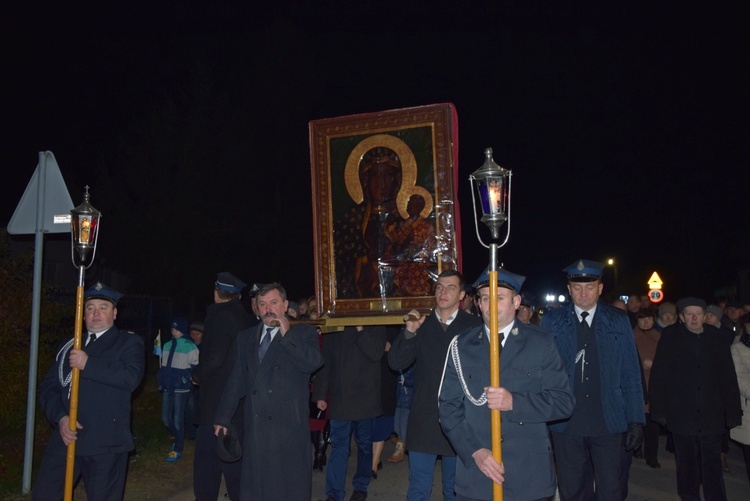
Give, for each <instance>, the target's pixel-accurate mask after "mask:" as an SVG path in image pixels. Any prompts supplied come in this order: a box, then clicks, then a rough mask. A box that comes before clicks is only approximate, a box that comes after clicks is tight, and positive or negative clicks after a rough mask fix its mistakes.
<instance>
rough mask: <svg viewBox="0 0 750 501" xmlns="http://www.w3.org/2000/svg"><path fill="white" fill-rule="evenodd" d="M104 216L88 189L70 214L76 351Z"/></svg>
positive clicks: (73, 410)
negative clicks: (87, 280)
mask: <svg viewBox="0 0 750 501" xmlns="http://www.w3.org/2000/svg"><path fill="white" fill-rule="evenodd" d="M101 215H102V213H101V212H99V211H98V210H96V209H95V208H94V207H92V206H91V204H90V203H89V187H88V186H86V192H85V193H84V195H83V203H82V204H81V205H79V206H78V207H76V208H75V209H73V210H71V211H70V233H71V237H72V238H71V250H70V251H71V257H72V260H73V265H74V266H75V267H76V268H78V287H77V288H76V319H75V329H74V335H73V348H75V349H77V350H80V349H81V344H82V341H81V338H82V333H83V275H84V271H85V270H86V268H88V267H90V266H91V264H92V263H93V262H94V257H95V256H96V241H97V237H98V236H99V219H100V218H101ZM79 376H80V374H79V370H78V369H77V368H75V367H74V368H73V369H72V370H71V378H70V412H69V416H70V419H69V421H68V424H69V426H70V429H71V430H72V431H76V423H77V422H78V384H79ZM75 454H76V443H75V441H73V442H71V443H70V445H68V450H67V461H66V464H65V491H64V494H65V495H64V499H65V501H71V500H72V499H73V470H74V467H75Z"/></svg>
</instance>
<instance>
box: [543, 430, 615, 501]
mask: <svg viewBox="0 0 750 501" xmlns="http://www.w3.org/2000/svg"><path fill="white" fill-rule="evenodd" d="M552 444H553V445H554V448H555V466H556V467H557V484H558V487H559V489H560V499H561V500H562V501H567V500H576V501H593V500H596V501H613V500H620V499H622V494H621V493H620V481H621V479H620V470H621V461H622V459H623V454H622V453H624V449H623V447H622V433H613V434H611V435H604V436H602V437H579V436H575V435H567V434H565V433H557V432H553V433H552ZM595 481H596V492H594V482H595Z"/></svg>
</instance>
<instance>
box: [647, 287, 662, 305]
mask: <svg viewBox="0 0 750 501" xmlns="http://www.w3.org/2000/svg"><path fill="white" fill-rule="evenodd" d="M648 298H649V300H650V301H651V302H652V303H659V302H661V300H662V299H664V293H663V292H662V291H661V290H659V289H652V290H650V291H648Z"/></svg>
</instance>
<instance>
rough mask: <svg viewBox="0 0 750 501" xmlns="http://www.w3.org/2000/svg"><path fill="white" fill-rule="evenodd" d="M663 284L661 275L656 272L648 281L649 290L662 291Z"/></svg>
mask: <svg viewBox="0 0 750 501" xmlns="http://www.w3.org/2000/svg"><path fill="white" fill-rule="evenodd" d="M663 284H664V282H662V281H661V278H659V275H658V273H656V272H654V274H653V275H651V278H649V279H648V288H649V289H661V286H662V285H663Z"/></svg>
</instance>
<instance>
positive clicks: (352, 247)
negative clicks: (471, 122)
mask: <svg viewBox="0 0 750 501" xmlns="http://www.w3.org/2000/svg"><path fill="white" fill-rule="evenodd" d="M457 151H458V123H457V118H456V112H455V108H454V107H453V105H452V104H435V105H429V106H420V107H415V108H406V109H399V110H389V111H382V112H377V113H367V114H361V115H351V116H345V117H338V118H327V119H321V120H313V121H311V122H310V163H311V169H312V192H313V227H314V237H315V278H316V282H317V284H316V295H317V297H318V309H319V310H320V313H321V314H322V315H328V316H375V315H378V314H382V313H389V314H401V313H404V312H407V311H409V310H411V309H420V310H427V309H430V308H432V307H433V306H434V296H433V294H434V286H435V281H436V279H437V276H438V274H439V273H440V272H441V271H443V270H446V269H459V268H460V239H459V238H458V237H459V236H460V227H459V222H458V203H457V202H458V200H457V196H456V190H455V188H454V186H455V185H456V182H457V178H456V176H457V170H458V159H457Z"/></svg>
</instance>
